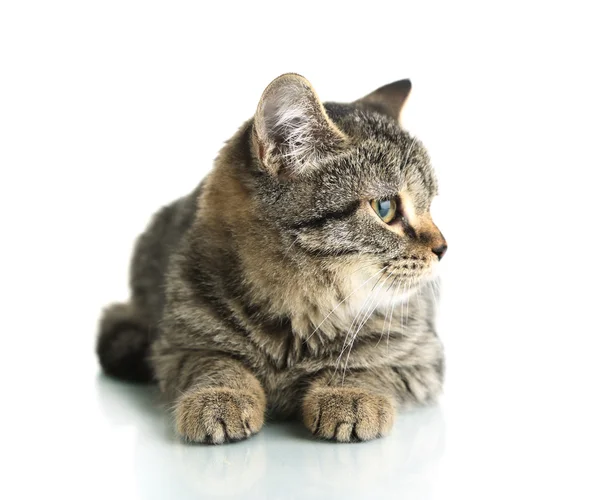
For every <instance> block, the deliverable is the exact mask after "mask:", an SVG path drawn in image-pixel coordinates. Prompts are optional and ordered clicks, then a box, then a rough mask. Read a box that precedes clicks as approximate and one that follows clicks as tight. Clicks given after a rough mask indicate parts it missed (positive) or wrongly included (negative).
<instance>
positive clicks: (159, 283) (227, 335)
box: [98, 75, 445, 443]
mask: <svg viewBox="0 0 600 500" xmlns="http://www.w3.org/2000/svg"><path fill="white" fill-rule="evenodd" d="M391 88H392V89H395V88H397V89H399V90H398V92H399V93H398V92H392V93H390V87H389V86H387V87H385V89H386V90H385V92H383V93H382V94H381V95H378V94H377V93H373V94H371V95H370V98H369V100H366V101H364V102H362V101H359V102H358V103H355V104H353V105H337V104H329V105H325V107H324V106H323V105H322V104H321V103H320V101H319V100H318V98H317V97H316V94H315V93H314V89H312V87H311V86H310V84H308V82H306V80H304V79H303V78H302V77H299V76H298V75H285V76H284V77H281V78H280V79H277V80H275V82H274V83H273V84H271V85H270V86H269V87H268V88H267V90H266V91H265V94H264V95H263V98H262V99H261V101H260V104H259V106H258V110H257V116H256V117H255V119H254V120H250V121H249V122H247V123H246V124H245V125H244V126H243V127H242V128H241V129H240V131H239V132H238V133H237V134H236V135H235V136H234V137H233V138H232V139H231V140H230V141H229V142H228V143H227V145H226V146H225V147H224V148H223V150H222V151H221V153H220V155H219V157H218V158H217V160H216V162H215V166H214V169H213V170H212V172H211V173H210V174H209V175H208V177H207V178H206V179H205V180H204V181H203V182H202V184H201V186H199V187H198V188H197V189H196V190H195V191H194V192H192V193H191V194H190V195H188V196H186V197H184V198H182V199H180V200H178V201H177V202H175V203H173V204H172V205H170V206H168V207H165V208H164V209H162V210H161V211H160V212H159V213H158V214H157V215H156V216H155V217H154V219H153V221H152V223H151V224H150V226H149V228H148V229H147V231H146V232H145V233H144V234H143V235H142V236H141V237H140V239H139V240H138V244H137V247H136V251H135V255H134V260H133V265H132V291H133V293H132V300H131V302H130V303H129V304H126V305H115V306H112V308H110V309H108V310H107V312H106V316H105V317H104V319H103V320H102V323H101V332H100V337H99V343H98V354H99V356H100V360H101V363H102V365H103V367H104V368H105V370H106V371H107V372H108V373H110V374H113V375H116V376H119V377H122V378H129V379H132V380H140V379H144V375H145V376H146V378H150V377H152V378H153V379H155V380H156V381H157V382H158V383H159V386H160V388H161V390H162V391H163V393H164V394H165V395H166V396H167V397H168V398H170V399H171V400H173V401H175V420H176V429H177V432H178V433H179V434H180V435H181V436H182V437H183V438H185V439H187V440H190V441H197V442H212V443H222V442H225V441H230V440H238V439H242V438H246V437H248V436H250V435H252V434H254V433H256V432H258V431H259V430H260V428H261V427H262V425H263V421H264V416H265V412H266V411H269V412H270V413H271V414H273V415H277V416H282V417H290V416H298V417H300V418H301V419H302V420H303V421H304V423H305V424H306V426H307V427H308V428H309V429H310V430H311V431H312V432H313V433H314V434H315V435H316V436H318V437H321V438H326V439H334V440H337V441H349V440H365V439H372V438H375V437H378V436H383V435H385V434H386V433H388V432H389V430H390V429H391V426H392V423H393V419H394V414H395V411H396V410H397V409H404V408H407V407H409V406H411V405H413V404H423V403H428V402H431V401H433V400H434V399H435V397H436V396H437V395H438V394H439V392H440V391H441V387H442V379H443V352H442V346H441V343H440V342H439V339H438V337H437V335H436V333H435V330H434V327H433V317H434V307H433V305H434V296H433V290H432V289H431V288H430V286H428V283H430V281H431V276H432V272H433V268H434V267H435V263H436V262H437V260H438V256H436V254H435V253H433V252H432V250H434V251H435V248H436V247H439V246H442V245H445V241H444V239H443V237H442V235H441V233H440V232H439V230H438V229H437V228H436V227H435V225H434V224H433V222H432V221H431V217H430V216H429V205H430V203H431V198H432V197H433V196H434V195H435V192H436V189H437V184H436V182H435V177H434V175H433V172H432V170H431V167H430V165H429V160H428V158H427V155H426V153H425V150H424V149H423V147H422V146H421V145H420V143H418V141H416V140H415V139H412V138H410V136H408V134H407V133H406V132H405V131H403V130H401V129H400V127H399V126H398V123H397V121H396V120H395V119H392V118H390V117H389V116H388V114H386V112H385V110H383V108H382V105H383V104H384V103H385V102H386V99H393V101H394V102H390V103H389V106H388V107H387V108H386V109H387V110H391V111H390V112H391V113H394V114H396V115H399V113H400V111H401V106H402V103H403V102H404V99H405V97H406V95H407V91H406V84H403V85H400V86H397V87H395V86H393V85H392V87H391ZM403 92H404V94H403ZM386 96H387V97H386ZM398 99H400V100H398ZM373 102H376V103H377V106H373V105H372V103H373ZM382 110H383V111H382ZM396 118H397V116H396ZM299 130H300V132H299ZM305 141H308V142H306V143H305ZM385 196H399V197H400V199H404V200H405V201H406V204H407V207H408V206H409V204H410V214H409V213H408V212H407V213H406V217H405V218H404V219H402V220H400V219H399V221H398V222H395V223H394V224H390V225H386V224H384V223H382V221H381V219H379V217H378V216H377V215H376V214H375V212H374V211H373V209H372V207H371V206H370V204H369V202H368V200H370V199H380V198H381V197H385ZM401 224H402V226H401ZM402 294H404V295H403V296H404V301H403V302H402V303H400V304H396V303H395V298H396V297H397V296H399V295H402ZM410 294H412V295H410ZM411 297H412V298H411ZM371 306H372V307H371ZM395 306H397V308H396V309H395V312H396V316H395V317H394V316H393V313H394V307H395ZM398 310H399V311H398ZM136 363H137V364H136ZM135 367H137V368H138V371H133V368H135ZM140 367H142V368H143V367H146V368H147V372H144V371H143V369H140ZM129 370H131V371H132V374H130V373H129ZM128 375H131V376H128ZM134 375H135V376H134Z"/></svg>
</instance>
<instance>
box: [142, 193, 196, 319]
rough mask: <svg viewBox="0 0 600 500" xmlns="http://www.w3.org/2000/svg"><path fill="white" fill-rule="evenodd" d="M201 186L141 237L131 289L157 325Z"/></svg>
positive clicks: (161, 212)
mask: <svg viewBox="0 0 600 500" xmlns="http://www.w3.org/2000/svg"><path fill="white" fill-rule="evenodd" d="M201 191H202V184H200V185H199V186H198V187H197V188H196V189H195V190H194V191H192V192H191V193H190V194H188V195H187V196H183V197H181V198H179V199H177V200H175V201H174V202H172V203H170V204H169V205H166V206H164V207H162V208H161V209H159V210H158V211H157V212H156V213H155V214H154V215H153V217H152V219H151V221H150V223H149V224H148V226H147V228H146V230H145V231H144V232H143V233H142V234H141V235H140V236H139V237H138V239H137V242H136V245H135V250H134V253H133V259H132V263H131V277H130V280H131V289H132V292H133V297H134V300H135V302H136V305H137V306H138V308H139V309H140V310H142V311H144V312H145V316H147V318H148V320H149V321H151V322H152V323H153V324H156V323H157V322H158V320H159V317H160V312H161V311H162V307H163V304H164V282H165V274H166V271H167V267H168V263H169V259H170V257H171V255H172V254H173V253H174V252H175V251H176V249H177V248H178V246H179V244H180V242H181V240H182V237H183V235H184V234H185V233H186V232H187V230H188V229H189V228H190V227H191V225H192V222H193V220H194V214H195V213H196V211H197V209H198V207H197V200H198V197H199V196H200V193H201Z"/></svg>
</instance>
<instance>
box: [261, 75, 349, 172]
mask: <svg viewBox="0 0 600 500" xmlns="http://www.w3.org/2000/svg"><path fill="white" fill-rule="evenodd" d="M254 130H255V141H256V143H257V144H256V146H257V153H258V156H259V158H260V161H261V162H262V164H263V165H264V167H265V168H266V170H267V171H269V172H270V173H271V174H274V175H280V176H283V177H294V176H296V175H300V174H301V173H302V172H305V171H307V170H310V169H312V168H315V167H316V166H317V165H318V163H319V161H320V160H322V159H323V158H324V157H326V156H328V155H330V154H334V153H336V152H338V151H341V150H342V149H343V147H344V146H345V145H346V143H347V142H348V139H347V137H346V136H345V135H344V133H343V132H342V131H341V130H339V129H338V128H337V127H336V126H335V124H334V123H333V122H332V121H331V119H330V118H329V117H328V116H327V113H326V111H325V108H324V107H323V104H321V101H320V100H319V98H318V97H317V94H316V92H315V91H314V89H313V88H312V85H311V84H310V83H309V82H308V80H307V79H306V78H304V77H302V76H300V75H297V74H294V73H287V74H285V75H281V76H280V77H279V78H276V79H275V80H273V81H272V82H271V84H270V85H269V86H268V87H267V88H266V89H265V91H264V92H263V95H262V97H261V99H260V102H259V103H258V108H257V110H256V114H255V116H254Z"/></svg>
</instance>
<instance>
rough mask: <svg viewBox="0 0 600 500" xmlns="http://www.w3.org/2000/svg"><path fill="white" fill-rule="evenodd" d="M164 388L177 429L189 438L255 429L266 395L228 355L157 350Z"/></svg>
mask: <svg viewBox="0 0 600 500" xmlns="http://www.w3.org/2000/svg"><path fill="white" fill-rule="evenodd" d="M153 362H154V366H155V370H156V374H157V377H158V379H159V383H160V386H161V389H162V390H163V391H164V392H166V393H167V394H170V395H171V396H173V399H174V400H175V406H174V411H175V427H176V430H177V432H178V434H179V435H180V436H181V437H183V438H184V439H186V440H188V441H193V442H200V443H215V444H219V443H223V442H226V441H237V440H240V439H245V438H248V437H250V436H251V435H252V434H255V433H257V432H258V431H259V430H260V429H261V427H262V426H263V423H264V415H265V409H266V398H265V393H264V390H263V388H262V387H261V385H260V382H259V381H258V379H257V378H256V377H255V376H254V375H253V374H252V373H251V372H250V370H248V369H247V368H246V367H245V366H244V365H243V364H242V363H241V362H240V361H238V360H236V359H233V358H231V357H229V356H227V355H225V354H220V353H212V352H206V351H196V350H172V349H168V350H165V351H163V352H161V349H160V348H158V349H155V355H154V359H153Z"/></svg>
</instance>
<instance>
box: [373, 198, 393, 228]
mask: <svg viewBox="0 0 600 500" xmlns="http://www.w3.org/2000/svg"><path fill="white" fill-rule="evenodd" d="M371 206H372V207H373V210H375V213H376V214H377V215H378V216H379V218H380V219H381V220H382V221H383V222H385V223H386V224H389V223H390V222H392V221H393V220H394V218H395V217H396V208H397V204H396V200H372V201H371Z"/></svg>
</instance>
